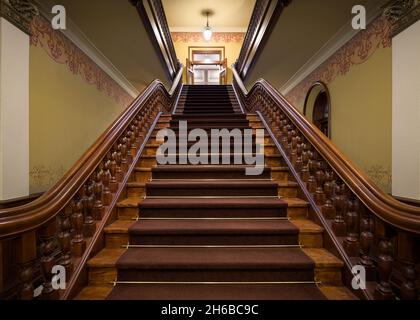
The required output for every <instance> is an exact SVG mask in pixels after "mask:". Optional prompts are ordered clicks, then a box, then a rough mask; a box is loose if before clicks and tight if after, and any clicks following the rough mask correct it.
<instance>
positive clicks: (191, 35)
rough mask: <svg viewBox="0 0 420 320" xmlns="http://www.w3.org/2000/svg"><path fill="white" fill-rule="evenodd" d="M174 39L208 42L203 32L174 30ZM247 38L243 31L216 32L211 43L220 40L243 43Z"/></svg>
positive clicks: (186, 41)
mask: <svg viewBox="0 0 420 320" xmlns="http://www.w3.org/2000/svg"><path fill="white" fill-rule="evenodd" d="M171 35H172V39H173V42H174V43H177V42H182V43H197V42H206V41H205V40H204V38H203V33H202V32H172V33H171ZM244 39H245V33H242V32H215V33H213V36H212V39H211V40H210V41H208V42H209V43H220V42H227V43H229V42H231V43H232V42H237V43H242V42H243V41H244Z"/></svg>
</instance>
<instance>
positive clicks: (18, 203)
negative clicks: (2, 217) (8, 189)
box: [0, 192, 44, 210]
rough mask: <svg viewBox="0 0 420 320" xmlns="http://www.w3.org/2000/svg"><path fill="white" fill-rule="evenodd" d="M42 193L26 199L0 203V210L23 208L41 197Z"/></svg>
mask: <svg viewBox="0 0 420 320" xmlns="http://www.w3.org/2000/svg"><path fill="white" fill-rule="evenodd" d="M43 194H44V192H39V193H33V194H30V195H29V196H26V197H21V198H15V199H10V200H3V201H0V210H3V209H10V208H14V207H19V206H23V205H25V204H28V203H30V202H32V201H35V200H36V199H38V198H39V197H41V196H42V195H43Z"/></svg>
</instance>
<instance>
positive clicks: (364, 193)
mask: <svg viewBox="0 0 420 320" xmlns="http://www.w3.org/2000/svg"><path fill="white" fill-rule="evenodd" d="M233 74H234V78H235V81H236V83H237V85H238V87H239V89H240V90H241V93H242V94H243V96H244V97H245V98H249V97H250V96H252V95H253V94H255V93H256V91H257V90H258V89H261V90H263V91H264V92H265V93H267V94H269V95H270V97H271V98H272V99H273V100H274V101H275V103H276V104H277V106H278V107H280V108H281V109H282V111H283V112H284V113H285V114H286V115H287V116H288V117H289V119H290V120H291V121H292V122H293V124H294V125H295V126H296V127H297V128H298V129H299V130H300V131H301V132H302V134H303V135H304V136H305V138H306V139H308V141H310V142H311V143H312V145H313V146H314V148H315V149H316V150H317V151H318V152H319V153H320V154H321V156H323V157H324V158H325V159H326V160H327V162H328V163H329V164H330V165H331V167H332V168H333V169H334V170H335V171H336V172H337V173H338V175H339V176H340V177H341V178H342V179H343V180H344V181H345V182H346V184H348V186H349V188H350V189H351V190H352V191H353V192H354V193H355V194H356V195H357V196H358V197H359V198H360V199H361V200H362V202H363V203H364V204H365V205H366V206H367V207H368V208H369V209H370V210H372V212H373V213H374V214H375V215H376V216H377V217H378V218H380V219H382V220H383V221H385V222H387V223H389V224H391V225H392V226H394V227H397V228H400V229H403V230H405V231H409V232H413V233H416V234H420V208H418V207H415V206H410V205H407V204H404V203H402V202H399V201H397V200H395V199H394V198H393V197H391V196H389V195H388V194H386V193H385V192H383V191H382V190H381V189H379V188H378V187H377V186H376V185H375V183H374V182H373V181H372V180H371V179H370V178H368V177H367V176H366V174H364V173H363V172H362V171H360V170H359V169H358V168H357V167H356V165H354V164H353V163H352V161H350V160H349V159H348V158H347V157H345V156H344V155H343V154H342V153H341V152H340V151H339V150H338V149H337V147H336V146H335V145H334V144H333V143H332V142H331V141H330V140H329V139H328V138H327V137H326V136H325V135H324V134H322V132H321V131H319V129H318V128H316V127H315V126H314V125H313V124H312V123H310V122H309V121H308V120H307V119H306V118H305V117H304V116H303V115H302V114H301V113H300V112H299V111H298V110H297V109H296V108H295V107H293V106H292V105H291V104H290V103H289V102H288V101H287V100H286V99H285V98H284V97H283V96H282V95H281V94H280V93H279V92H278V91H277V90H276V89H275V88H274V87H273V86H272V85H271V84H270V83H269V82H267V81H266V80H264V79H260V80H258V81H257V82H256V83H255V84H254V85H253V87H252V89H251V90H250V91H249V92H248V90H247V89H246V88H245V85H244V84H243V82H242V79H241V78H240V77H239V74H238V72H237V70H236V69H235V68H233Z"/></svg>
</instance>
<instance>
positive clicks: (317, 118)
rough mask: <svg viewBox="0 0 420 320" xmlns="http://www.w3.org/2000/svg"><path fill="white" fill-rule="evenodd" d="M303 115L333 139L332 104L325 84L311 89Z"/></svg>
mask: <svg viewBox="0 0 420 320" xmlns="http://www.w3.org/2000/svg"><path fill="white" fill-rule="evenodd" d="M303 113H304V115H305V116H306V117H307V118H309V120H311V121H312V122H313V124H314V125H315V126H316V127H317V128H318V129H319V130H321V131H322V133H324V134H325V135H326V136H327V137H328V138H331V102H330V95H329V92H328V88H327V86H326V85H325V84H323V83H322V82H317V83H315V84H314V85H313V86H312V87H311V88H310V89H309V91H308V94H307V95H306V99H305V106H304V110H303Z"/></svg>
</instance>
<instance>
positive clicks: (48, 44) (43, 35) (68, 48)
mask: <svg viewBox="0 0 420 320" xmlns="http://www.w3.org/2000/svg"><path fill="white" fill-rule="evenodd" d="M30 27H31V28H30V31H31V39H30V40H31V45H32V46H35V47H41V48H43V49H44V50H45V52H46V53H47V54H48V55H49V56H50V57H51V59H53V60H54V61H55V62H57V63H60V64H65V65H67V67H68V69H69V71H70V72H72V73H73V74H74V75H78V76H80V77H82V78H83V79H84V80H85V81H86V82H87V83H89V84H91V85H93V86H95V87H96V89H97V90H99V91H101V92H102V93H104V94H106V95H107V96H108V97H110V98H111V99H114V100H115V102H116V103H117V104H119V105H122V106H128V105H129V104H130V103H131V102H132V101H133V97H132V96H131V95H130V94H129V93H127V91H126V90H124V89H123V88H122V87H121V86H120V85H119V84H118V83H117V82H116V81H115V80H114V79H113V78H111V76H109V75H108V74H107V73H106V72H105V71H104V70H103V69H101V68H100V67H99V66H98V65H97V64H96V63H95V62H94V61H93V60H92V59H91V58H90V57H89V56H87V55H86V54H85V53H84V52H83V51H82V50H80V49H79V48H78V47H77V46H76V45H75V44H74V43H73V42H72V41H70V40H69V39H68V38H67V37H66V36H65V35H64V34H62V33H61V32H59V31H56V30H54V29H53V28H52V27H51V23H50V22H49V21H48V20H47V19H45V18H44V17H42V16H36V17H35V18H34V19H33V20H32V23H31V25H30Z"/></svg>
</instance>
